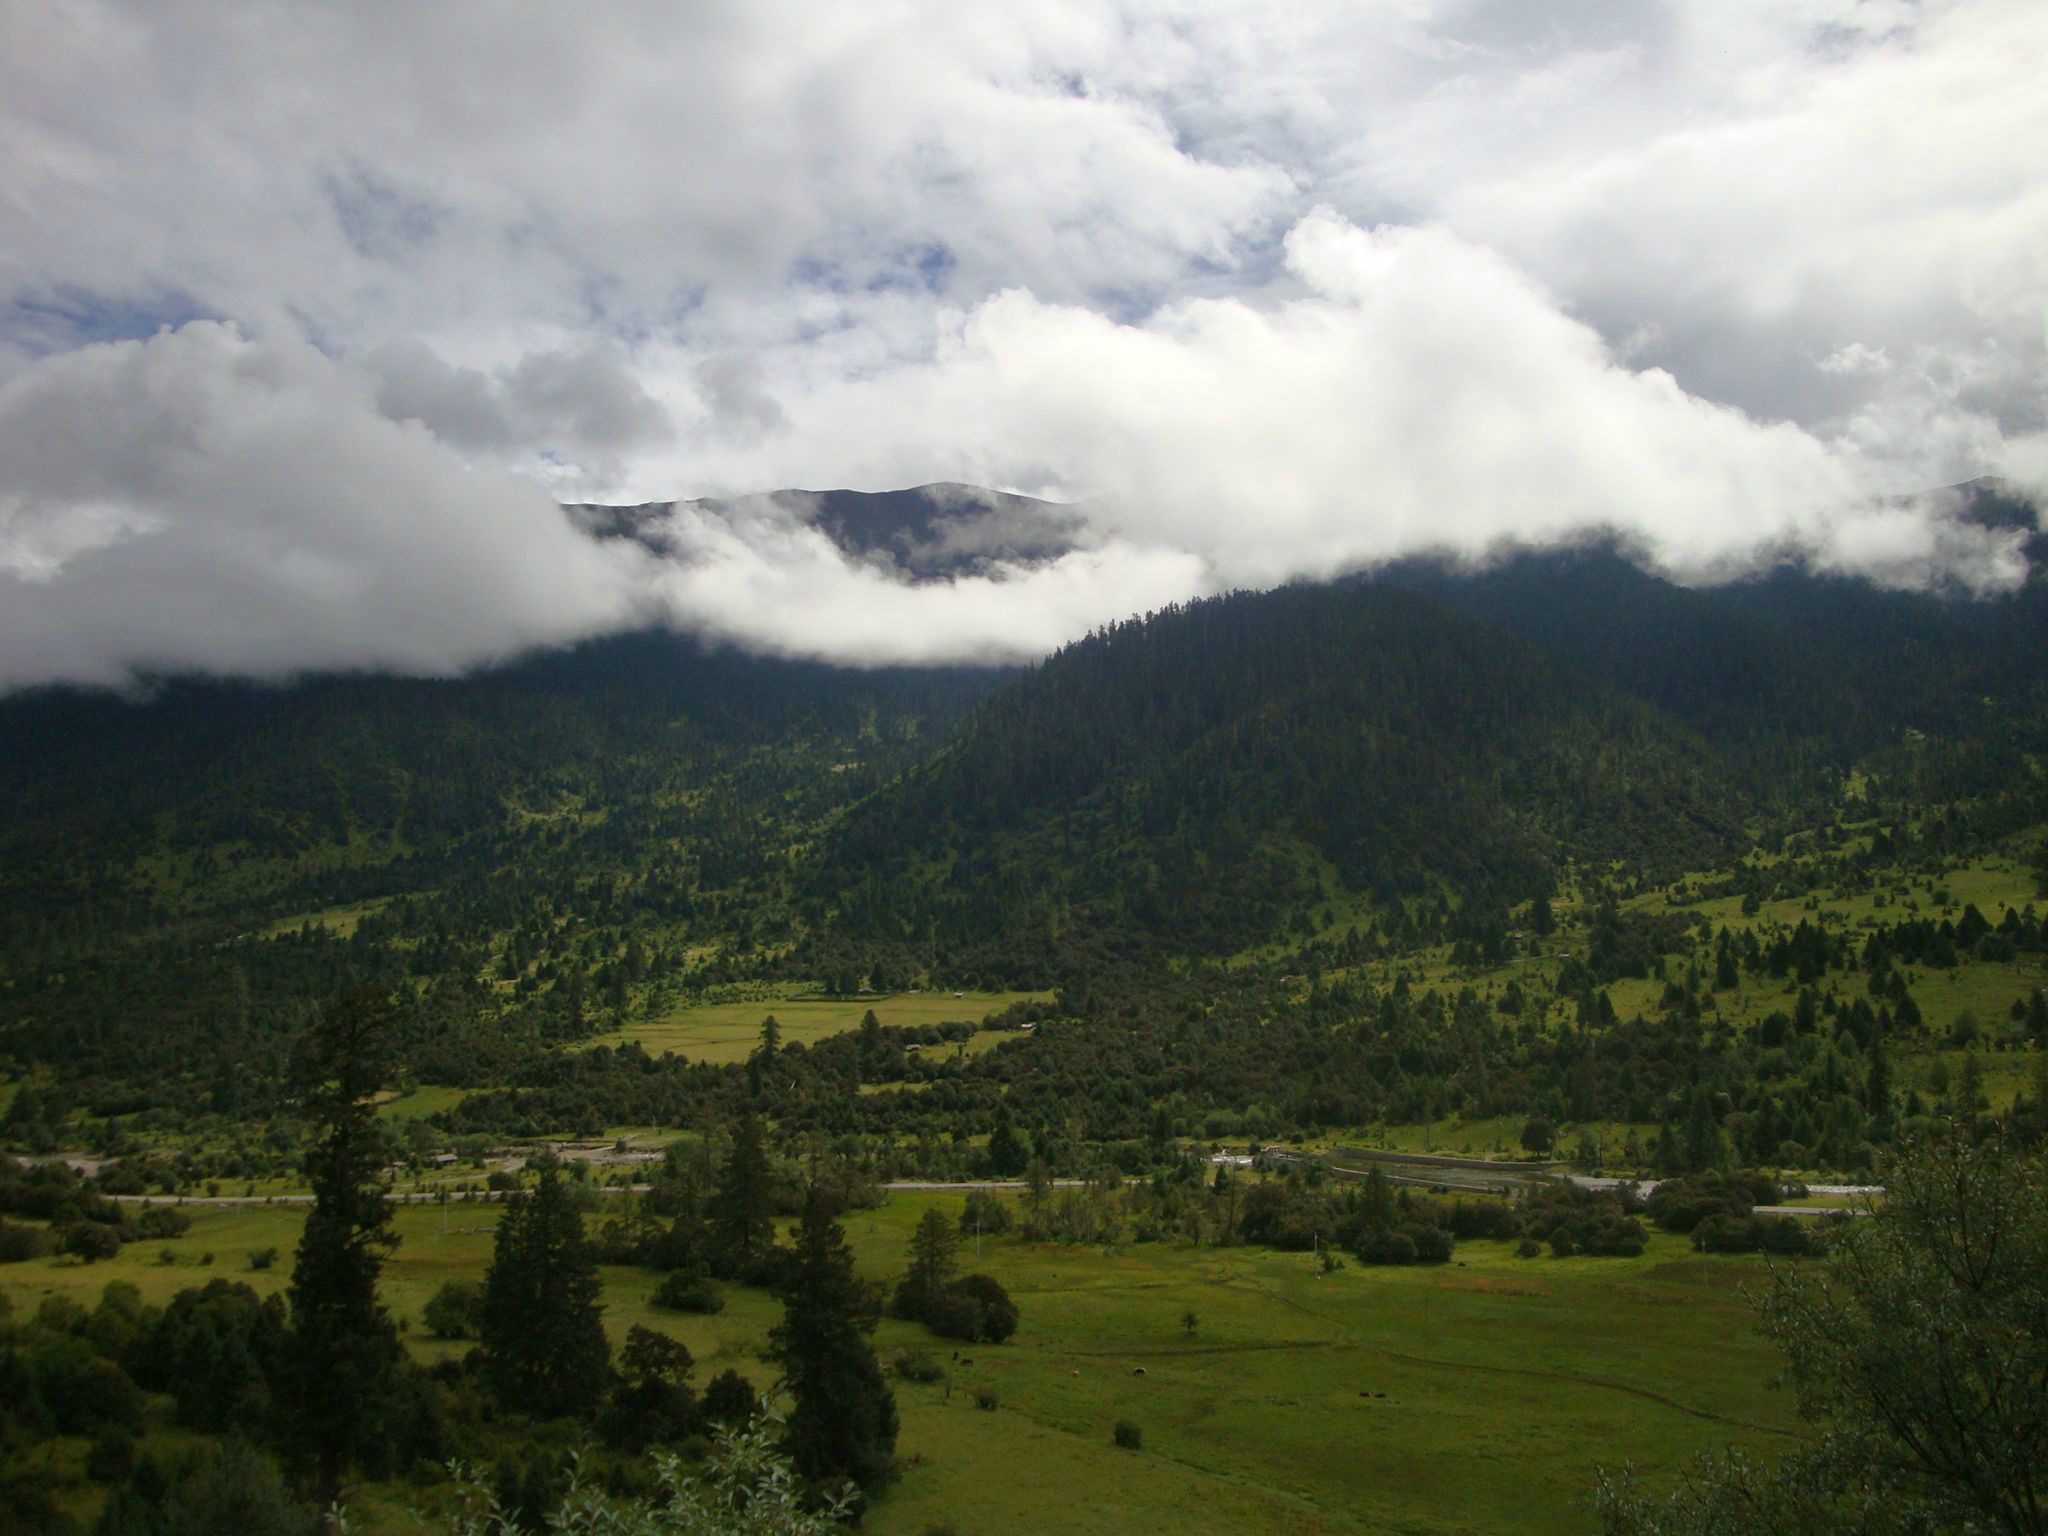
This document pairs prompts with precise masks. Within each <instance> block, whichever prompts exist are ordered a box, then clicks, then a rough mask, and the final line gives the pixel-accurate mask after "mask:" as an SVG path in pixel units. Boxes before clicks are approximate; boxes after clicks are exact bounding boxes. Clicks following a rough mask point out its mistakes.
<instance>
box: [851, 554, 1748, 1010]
mask: <svg viewBox="0 0 2048 1536" xmlns="http://www.w3.org/2000/svg"><path fill="white" fill-rule="evenodd" d="M1739 766H1740V765H1739V764H1733V763H1729V762H1724V761H1722V760H1721V759H1720V758H1719V757H1718V756H1717V754H1716V753H1714V752H1713V751H1712V750H1711V749H1710V748H1709V747H1708V746H1707V745H1706V743H1704V742H1703V741H1702V740H1700V739H1699V738H1697V737H1696V736H1694V735H1693V734H1691V733H1690V732H1689V731H1688V730H1686V729H1685V728H1684V727H1683V726H1682V725H1680V724H1678V723H1676V722H1674V721H1673V720H1671V719H1669V718H1667V717H1664V716H1661V715H1660V714H1658V713H1657V712H1656V711H1655V710H1653V709H1651V708H1649V707H1646V706H1645V705H1644V704H1642V703H1640V702H1638V701H1636V700H1632V699H1629V698H1627V697H1626V696H1624V695H1623V694H1622V693H1620V692H1619V691H1618V690H1616V689H1614V688H1612V687H1609V686H1607V685H1605V684H1603V683H1601V682H1599V681H1597V680H1594V679H1591V678H1588V677H1587V676H1585V675H1583V674H1582V673H1578V672H1575V671H1574V670H1573V669H1571V668H1569V667H1567V666H1565V665H1563V664H1561V663H1560V662H1558V661H1557V660H1555V659H1553V658H1551V657H1549V656H1546V655H1543V654H1541V653H1540V652H1539V651H1537V650H1536V649H1534V648H1532V647H1531V646H1529V645H1527V644H1525V643H1523V642H1521V641H1519V640H1517V639H1516V638H1514V637H1512V636H1510V635H1507V634H1504V633H1502V632H1501V631H1499V630H1497V629H1493V628H1490V627H1487V626H1484V625H1481V624H1478V623H1475V622H1473V621H1471V620H1469V619H1466V618H1463V617H1461V616H1459V615H1458V614H1456V613H1453V612H1451V611H1449V610H1448V609H1447V608H1446V607H1445V606H1444V605H1443V604H1440V603H1437V602H1433V601H1430V600H1428V599H1425V598H1421V597H1418V596H1415V595H1412V594H1408V593H1404V592H1401V591H1398V590H1396V589H1394V588H1392V587H1390V586H1364V587H1361V586H1345V587H1330V588H1290V589H1284V590H1281V591H1277V592H1271V593H1264V594H1248V593H1247V594H1236V595H1233V596H1229V597H1224V598H1217V599H1213V600H1209V601H1205V602H1199V603H1194V604H1190V605H1188V606H1185V607H1178V608H1174V609H1170V610H1168V611H1166V612H1164V613H1161V614H1157V615H1154V616H1152V617H1151V618H1149V619H1145V620H1133V621H1131V622H1129V623H1126V624H1120V625H1117V626H1115V627H1113V628H1112V629H1110V630H1108V631H1106V632H1103V633H1101V634H1098V635H1095V636H1093V637H1091V638H1090V639H1088V640H1086V641H1083V642H1081V643H1080V644H1077V645H1074V646H1070V647H1068V648H1067V649H1066V650H1064V651H1062V652H1060V653H1059V654H1058V655H1056V656H1055V657H1053V658H1052V659H1051V660H1049V661H1048V662H1046V663H1045V664H1044V665H1043V666H1042V667H1040V668H1038V669H1036V670H1035V671H1033V672H1032V673H1030V674H1029V675H1027V676H1024V677H1021V678H1019V679H1017V680H1016V681H1015V682H1013V683H1012V684H1011V685H1010V686H1008V687H1007V688H1005V689H1004V690H1003V691H1001V692H1000V693H999V694H997V695H996V696H995V697H994V698H992V699H990V700H989V701H988V702H987V703H986V704H984V705H983V706H982V707H981V708H980V710H979V711H977V713H976V714H975V716H974V719H973V721H972V723H971V725H970V727H969V728H968V730H967V731H966V732H965V733H964V734H963V736H962V737H961V739H960V740H959V742H958V743H957V744H956V745H954V746H953V747H951V748H949V749H948V750H946V751H945V752H944V753H942V754H941V755H940V756H939V757H938V758H937V759H936V760H935V761H933V762H932V763H930V764H929V765H927V766H924V767H921V768H919V769H917V770H915V771H913V772H912V773H911V774H910V775H909V776H908V777H907V778H906V780H905V781H904V782H903V783H902V784H900V785H897V786H894V787H892V788H891V789H889V790H887V791H885V792H884V793H883V794H881V795H879V796H877V797H876V798H875V799H873V800H871V801H870V802H868V803H867V804H865V805H864V806H862V807H861V808H860V809H859V810H858V811H857V812H856V814H854V815H853V816H852V817H851V818H849V820H848V821H847V822H846V823H845V824H844V825H843V826H842V827H840V828H839V829H838V831H837V832H836V833H835V834H834V835H833V837H832V838H831V840H830V842H829V844H828V846H827V849H826V852H825V854H824V856H823V861H822V863H821V866H820V870H819V882H820V884H821V885H822V886H824V887H826V888H830V889H833V890H834V891H835V893H836V896H837V900H838V907H837V915H838V917H839V919H840V921H841V922H842V923H843V924H844V925H845V927H846V928H847V930H848V931H849V932H850V933H852V934H854V935H857V936H858V937H859V938H860V939H861V940H862V941H864V942H868V943H878V942H888V941H890V940H892V939H894V940H901V941H903V942H906V943H913V944H915V943H918V942H920V941H929V942H932V943H935V944H936V945H937V946H938V947H939V949H940V950H941V952H946V953H954V954H964V953H966V952H969V951H973V952H975V953H976V954H977V955H978V956H979V959H978V962H977V963H978V967H979V968H980V969H983V970H985V971H986V970H991V969H993V970H994V971H996V972H1005V971H1006V969H1007V968H1011V967H1021V968H1023V969H1024V970H1027V971H1028V970H1029V969H1030V968H1031V967H1032V966H1034V965H1043V964H1044V963H1045V962H1046V957H1047V954H1048V950H1049V947H1051V946H1056V945H1057V944H1058V942H1059V941H1060V939H1061V937H1062V935H1063V934H1067V933H1070V932H1071V931H1073V930H1076V929H1079V930H1082V931H1083V932H1084V934H1085V932H1086V930H1089V929H1091V928H1096V929H1099V928H1115V929H1118V930H1122V931H1123V932H1124V933H1125V935H1126V936H1132V935H1135V936H1139V937H1143V938H1146V939H1149V940H1150V941H1152V942H1153V943H1155V944H1159V945H1162V946H1163V947H1166V948H1170V949H1173V950H1176V951H1179V952H1186V953H1222V952H1228V951H1230V950H1233V949H1235V948H1238V947H1241V946H1243V945H1245V944H1247V943H1253V942H1258V941H1260V940H1262V939H1264V938H1266V937H1268V936H1270V935H1271V934H1272V933H1273V931H1274V930H1275V929H1276V927H1277V926H1278V924H1279V923H1280V922H1281V921H1282V920H1283V919H1285V918H1286V917H1287V916H1289V915H1290V914H1291V913H1292V912H1294V911H1295V910H1297V909H1299V908H1300V907H1301V906H1303V905H1304V904H1305V903H1308V902H1311V901H1322V900H1326V899H1328V898H1329V897H1331V896H1333V895H1335V894H1337V893H1338V892H1340V891H1349V892H1355V893H1361V894H1365V895H1368V896H1370V897H1372V898H1374V899H1376V900H1378V901H1381V902H1389V901H1394V900H1397V899H1400V898H1402V897H1409V896H1415V895H1419V894H1422V893H1424V892H1433V891H1438V890H1448V891H1455V892H1457V893H1459V894H1460V895H1461V896H1463V897H1464V898H1465V899H1468V900H1470V901H1472V902H1475V903H1479V904H1489V905H1491V904H1500V903H1508V902H1513V901H1518V900H1523V899H1526V898H1528V897H1530V896H1533V895H1535V894H1537V893H1539V892H1540V891H1542V890H1544V889H1546V888H1547V887H1548V885H1549V883H1550V882H1551V880H1552V879H1553V878H1554V877H1555V873H1556V871H1557V869H1558V867H1559V865H1560V864H1561V863H1562V862H1563V861H1564V860H1565V859H1567V858H1572V857H1577V858H1585V859H1593V860H1598V861H1606V860H1610V859H1626V860H1630V861H1639V862H1641V863H1643V864H1645V865H1648V866H1652V867H1673V868H1675V867H1679V866H1681V865H1683V864H1685V863H1687V862H1694V863H1696V862H1700V861H1702V860H1705V859H1708V858H1711V857H1713V856H1716V855H1718V854H1720V853H1722V852H1724V851H1725V850H1726V849H1727V848H1729V847H1730V846H1732V844H1733V840H1734V839H1735V838H1736V837H1737V836H1739V835H1740V833H1741V831H1742V825H1743V821H1744V817H1745V804H1746V802H1745V799H1744V796H1743V795H1742V794H1741V793H1740V790H1741V787H1742V786H1741V782H1740V773H1739Z"/></svg>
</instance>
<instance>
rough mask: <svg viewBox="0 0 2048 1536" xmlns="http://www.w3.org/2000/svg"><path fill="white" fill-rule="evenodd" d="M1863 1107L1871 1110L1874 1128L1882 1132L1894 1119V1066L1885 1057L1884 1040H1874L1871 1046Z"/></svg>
mask: <svg viewBox="0 0 2048 1536" xmlns="http://www.w3.org/2000/svg"><path fill="white" fill-rule="evenodd" d="M1863 1107H1864V1109H1865V1110H1866V1111H1868V1112H1869V1115H1870V1119H1871V1124H1872V1128H1873V1129H1874V1130H1877V1131H1880V1132H1882V1131H1883V1130H1884V1129H1885V1128H1886V1127H1889V1126H1890V1124H1891V1119H1892V1067H1891V1063H1890V1062H1889V1061H1888V1060H1886V1059H1885V1054H1884V1042H1883V1041H1882V1040H1878V1041H1873V1042H1872V1043H1871V1047H1870V1070H1869V1071H1868V1072H1867V1073H1866V1074H1865V1075H1864V1078H1863Z"/></svg>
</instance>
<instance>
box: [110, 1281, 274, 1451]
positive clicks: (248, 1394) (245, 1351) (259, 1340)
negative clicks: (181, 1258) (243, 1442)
mask: <svg viewBox="0 0 2048 1536" xmlns="http://www.w3.org/2000/svg"><path fill="white" fill-rule="evenodd" d="M284 1349H285V1311H284V1303H283V1301H282V1300H280V1299H279V1298H277V1297H272V1298H270V1299H269V1300H265V1299H264V1298H262V1297H260V1296H258V1295H257V1294H256V1293H255V1292H254V1291H253V1290H251V1289H250V1288H249V1287H248V1286H246V1285H244V1284H242V1283H241V1282H240V1281H238V1280H211V1281H208V1282H207V1283H206V1284H205V1285H203V1286H196V1287H193V1288H191V1289H189V1290H183V1291H180V1292H178V1294H177V1295H176V1296H173V1297H172V1298H171V1301H170V1305H169V1306H167V1307H165V1308H164V1310H163V1313H162V1315H161V1316H160V1317H158V1318H157V1319H156V1322H155V1326H154V1327H153V1328H152V1329H151V1331H150V1336H149V1339H148V1341H147V1343H146V1344H145V1345H144V1346H143V1347H142V1349H141V1350H140V1351H139V1352H138V1355H137V1358H136V1361H135V1366H134V1370H135V1376H136V1380H137V1381H139V1382H140V1383H141V1384H142V1385H143V1386H145V1387H148V1388H150V1389H151V1390H152V1391H157V1392H168V1393H170V1394H171V1396H172V1397H173V1398H175V1399H176V1402H177V1420H178V1422H179V1423H180V1424H183V1425H185V1426H187V1427H188V1428H192V1429H199V1430H205V1431H207V1432H208V1433H213V1434H218V1433H220V1432H221V1431H223V1430H226V1429H229V1428H232V1427H234V1426H236V1425H240V1426H242V1427H244V1428H248V1429H261V1428H263V1427H264V1426H265V1424H266V1422H267V1421H268V1419H269V1418H270V1414H271V1403H272V1400H273V1391H274V1388H275V1386H276V1384H277V1382H278V1379H279V1377H280V1374H281V1372H282V1370H283V1368H284Z"/></svg>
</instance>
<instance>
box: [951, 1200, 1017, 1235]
mask: <svg viewBox="0 0 2048 1536" xmlns="http://www.w3.org/2000/svg"><path fill="white" fill-rule="evenodd" d="M960 1230H961V1231H962V1232H964V1233H966V1234H968V1235H969V1236H975V1235H977V1234H978V1235H980V1236H982V1237H996V1236H999V1235H1000V1234H1002V1233H1004V1232H1007V1231H1009V1230H1010V1208H1009V1207H1008V1206H1007V1205H1005V1204H1004V1203H1003V1202H1002V1200H1001V1199H999V1198H998V1197H997V1196H996V1195H994V1194H992V1193H990V1192H989V1191H988V1190H985V1189H977V1190H974V1191H973V1192H971V1193H970V1194H969V1195H968V1196H967V1203H966V1205H965V1206H963V1207H962V1208H961V1211H960Z"/></svg>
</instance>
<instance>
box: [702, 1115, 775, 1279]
mask: <svg viewBox="0 0 2048 1536" xmlns="http://www.w3.org/2000/svg"><path fill="white" fill-rule="evenodd" d="M710 1205H711V1247H712V1260H713V1268H714V1269H715V1270H716V1271H717V1272H718V1274H719V1275H720V1276H722V1277H724V1278H726V1279H739V1280H745V1279H750V1278H752V1277H753V1276H755V1275H758V1274H759V1273H760V1272H761V1267H762V1265H763V1264H764V1263H766V1261H767V1258H768V1253H769V1250H770V1248H771V1247H772V1246H773V1245H774V1242H775V1214H774V1207H773V1190H772V1189H771V1187H770V1184H769V1176H768V1151H767V1149H766V1148H765V1147H764V1146H763V1145H762V1144H761V1122H760V1121H759V1120H757V1119H756V1118H755V1117H754V1116H753V1115H751V1114H745V1115H741V1116H740V1118H739V1121H738V1123H737V1124H735V1125H734V1126H733V1129H732V1151H731V1152H730V1153H728V1154H727V1156H726V1159H725V1168H724V1170H723V1172H722V1175H721V1177H720V1179H719V1182H718V1188H717V1189H716V1190H714V1191H713V1192H712V1195H711V1201H710Z"/></svg>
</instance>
